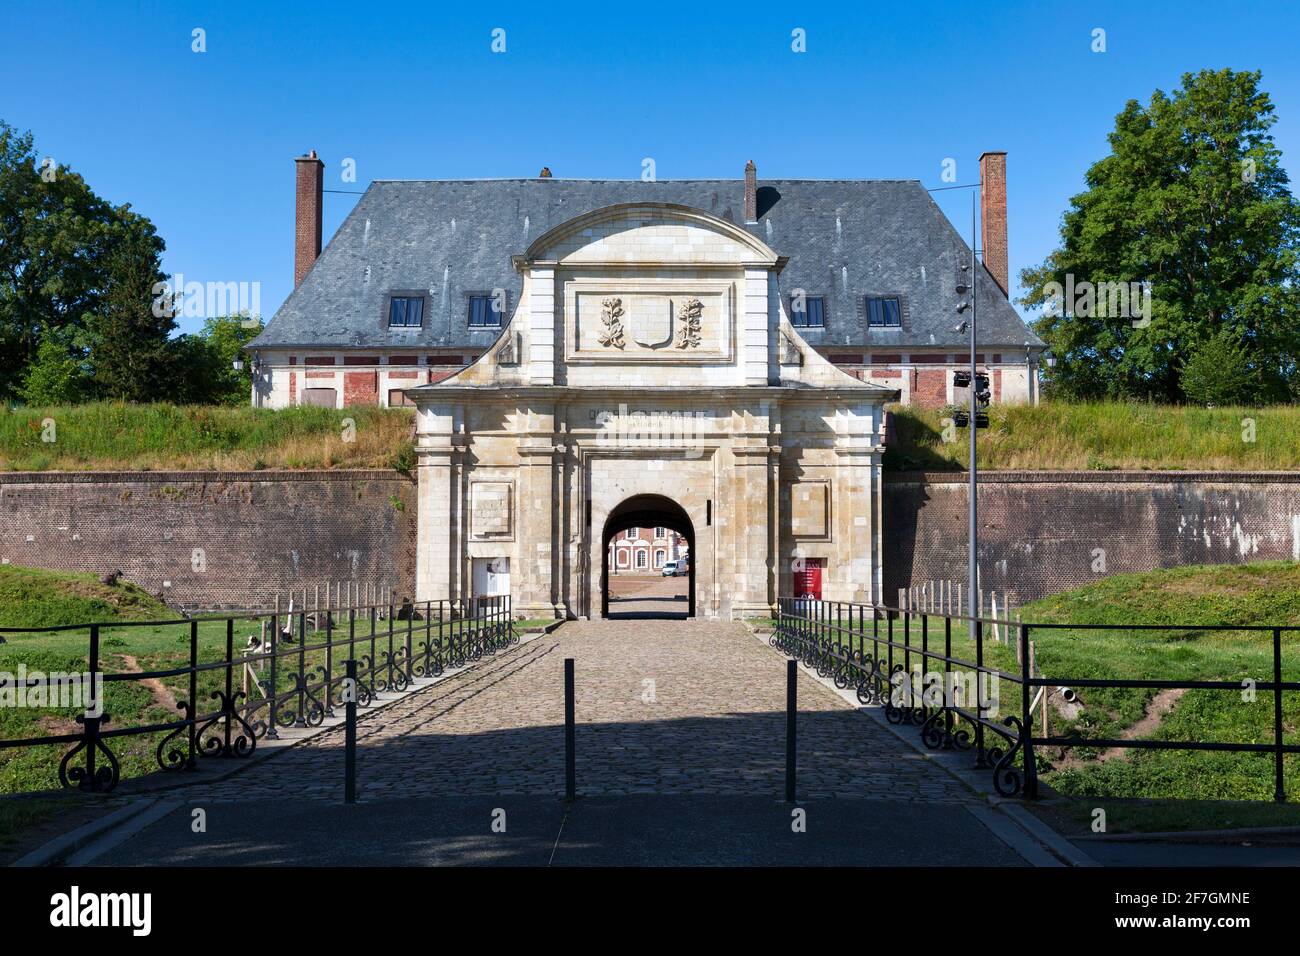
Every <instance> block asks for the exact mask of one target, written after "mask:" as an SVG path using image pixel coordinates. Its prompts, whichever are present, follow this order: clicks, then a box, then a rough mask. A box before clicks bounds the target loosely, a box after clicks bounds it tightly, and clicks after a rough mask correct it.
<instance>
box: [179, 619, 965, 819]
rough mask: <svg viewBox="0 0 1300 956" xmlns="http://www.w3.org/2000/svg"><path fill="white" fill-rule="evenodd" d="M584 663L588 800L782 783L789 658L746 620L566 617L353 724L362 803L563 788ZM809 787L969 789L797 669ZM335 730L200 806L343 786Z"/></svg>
mask: <svg viewBox="0 0 1300 956" xmlns="http://www.w3.org/2000/svg"><path fill="white" fill-rule="evenodd" d="M566 657H573V658H575V660H576V664H575V669H576V687H577V704H576V706H577V721H578V728H577V779H578V789H579V792H580V793H582V794H583V795H591V796H595V795H619V794H639V793H661V794H750V795H769V794H770V795H772V796H778V795H780V793H781V792H782V787H783V783H782V781H783V773H784V746H785V716H784V707H785V686H784V685H785V675H784V666H785V665H784V661H783V659H782V657H781V656H780V655H779V654H777V653H776V652H774V651H772V650H771V649H770V648H767V647H764V646H763V645H762V644H760V643H759V642H758V641H757V640H756V639H755V638H754V637H753V636H751V635H750V634H749V632H748V631H747V630H746V629H745V628H744V626H743V625H741V624H738V623H716V622H701V621H594V622H572V623H569V624H566V625H564V626H563V627H562V628H560V629H559V630H558V631H557V632H555V633H554V634H551V635H545V636H542V637H539V638H536V639H534V640H532V641H530V642H528V643H526V644H523V645H521V646H520V647H517V648H513V649H511V650H510V651H507V652H505V653H503V654H500V655H498V656H497V657H494V658H491V659H490V660H486V661H483V662H481V663H480V664H479V666H477V667H475V668H473V669H471V670H468V671H466V672H463V673H461V674H457V675H455V676H452V677H450V678H448V679H446V680H444V681H443V682H441V683H438V684H435V685H433V686H430V687H429V688H427V689H425V690H422V691H420V692H418V693H416V694H414V695H412V696H410V697H408V698H407V699H405V700H402V701H400V702H398V703H395V704H393V705H391V706H389V707H388V708H386V709H385V710H382V711H378V712H376V713H373V714H371V715H368V716H366V717H365V718H364V719H363V720H361V721H360V722H359V724H358V781H359V792H360V795H361V798H362V799H363V800H365V801H369V800H376V799H383V798H387V797H413V796H431V795H438V796H443V795H457V794H459V795H486V794H539V795H541V794H545V795H556V794H561V793H562V792H563V786H564V731H563V714H564V709H563V668H564V659H565V658H566ZM799 704H800V724H799V733H800V736H799V784H800V786H799V790H800V796H801V797H808V798H819V797H858V798H871V799H877V800H881V799H885V800H906V801H929V802H956V801H963V800H966V799H969V798H968V796H967V794H966V791H965V790H964V789H963V788H962V787H961V786H960V785H959V784H957V783H956V782H955V781H953V780H952V779H951V778H949V777H948V776H947V775H945V774H944V773H943V772H942V771H940V770H938V769H937V768H934V767H933V766H931V765H928V764H927V763H926V762H925V761H924V760H923V759H922V758H921V757H920V756H919V755H917V754H916V753H915V752H914V751H912V750H910V749H909V748H907V747H905V746H904V745H903V744H902V743H900V742H899V741H897V740H896V739H895V738H894V736H893V735H892V734H890V733H889V732H888V731H887V730H884V729H882V728H880V727H878V726H877V725H876V724H875V722H874V721H872V720H870V719H868V718H866V717H865V716H863V715H862V714H858V713H856V712H855V711H854V710H853V708H851V707H850V706H848V705H847V704H845V703H844V702H843V701H842V700H841V699H840V698H839V697H838V696H836V695H835V694H834V693H832V692H831V691H829V690H828V689H826V688H824V687H822V686H821V685H820V684H818V683H816V682H815V681H814V680H812V679H811V678H809V677H808V676H807V675H805V674H803V673H802V672H801V675H800V684H799ZM342 742H343V735H342V730H341V728H339V729H335V730H331V731H328V732H326V733H323V734H321V735H319V736H317V737H315V738H313V739H312V740H310V741H308V742H306V743H304V744H301V745H299V746H298V747H295V748H293V749H292V750H289V751H287V752H285V753H283V754H281V755H278V756H276V757H275V758H273V759H271V760H268V761H266V762H264V763H261V764H258V765H255V766H251V767H249V769H248V770H247V771H245V772H243V773H240V774H238V775H236V776H234V777H232V778H230V779H228V780H226V781H223V782H220V783H213V784H207V785H200V786H196V787H192V788H187V789H186V790H185V791H184V797H185V799H186V800H187V801H190V802H201V801H205V800H206V801H213V802H222V801H225V800H239V801H244V800H250V799H251V800H266V799H269V800H272V801H274V800H276V799H279V798H294V799H302V798H309V799H310V798H320V799H328V800H335V801H337V800H338V799H339V797H340V794H341V790H342V779H343V758H342Z"/></svg>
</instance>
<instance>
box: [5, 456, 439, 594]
mask: <svg viewBox="0 0 1300 956" xmlns="http://www.w3.org/2000/svg"><path fill="white" fill-rule="evenodd" d="M415 497H416V496H415V486H414V484H413V483H412V482H411V481H409V480H408V479H406V478H404V477H402V476H400V475H398V474H396V473H394V472H392V471H381V470H366V471H361V470H353V471H313V472H271V471H265V472H114V473H89V472H87V473H40V474H37V473H12V474H4V475H0V561H3V562H4V563H6V564H15V565H27V566H32V567H40V568H49V569H53V570H64V571H88V572H93V573H96V574H104V573H107V572H109V571H113V570H121V571H122V572H123V576H124V577H125V578H126V579H127V580H128V581H131V582H133V583H135V584H138V585H140V586H141V587H143V588H145V589H146V590H148V591H150V592H151V593H155V594H161V595H162V596H163V598H164V600H166V601H167V602H168V603H169V604H172V605H174V606H178V607H194V606H201V607H247V606H258V605H264V604H267V603H268V602H270V601H273V600H274V596H275V595H276V594H277V593H285V592H287V591H288V590H289V589H291V588H301V587H303V586H306V587H308V588H311V587H312V586H313V585H316V584H322V585H323V583H324V582H325V581H340V580H358V581H368V582H376V583H377V582H378V581H379V580H380V579H384V580H386V581H388V582H389V584H390V586H391V587H393V588H396V589H397V591H398V593H399V594H401V595H406V594H410V593H411V587H412V584H413V579H414V567H415V524H414V522H415Z"/></svg>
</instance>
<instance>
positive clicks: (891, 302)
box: [867, 296, 903, 329]
mask: <svg viewBox="0 0 1300 956" xmlns="http://www.w3.org/2000/svg"><path fill="white" fill-rule="evenodd" d="M867 325H868V326H869V327H870V328H873V329H901V328H902V327H903V310H902V309H901V308H900V307H899V303H898V297H897V296H868V297H867Z"/></svg>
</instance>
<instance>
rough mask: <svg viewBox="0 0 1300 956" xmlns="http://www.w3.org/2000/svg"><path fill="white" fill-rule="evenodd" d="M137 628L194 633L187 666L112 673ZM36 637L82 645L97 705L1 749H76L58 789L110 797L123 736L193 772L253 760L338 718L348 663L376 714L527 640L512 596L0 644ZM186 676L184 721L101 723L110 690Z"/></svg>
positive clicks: (165, 762) (18, 686) (93, 629)
mask: <svg viewBox="0 0 1300 956" xmlns="http://www.w3.org/2000/svg"><path fill="white" fill-rule="evenodd" d="M222 625H224V641H223V640H222V638H221V635H220V630H221V626H222ZM249 626H252V627H254V628H257V629H259V630H260V634H257V633H255V634H252V635H250V636H249V638H248V641H247V644H246V645H245V646H244V647H242V648H241V647H237V646H236V640H235V635H236V630H237V629H238V630H243V629H245V628H247V627H249ZM140 627H148V628H154V629H156V628H163V629H166V628H171V627H175V628H177V629H178V630H179V631H180V634H181V637H182V639H186V635H187V640H188V660H187V661H186V662H185V663H184V664H183V665H182V664H177V665H176V666H172V667H162V668H158V669H152V670H150V669H140V670H135V671H130V672H111V673H109V672H106V671H105V669H104V660H103V659H104V648H105V643H106V641H113V637H112V635H113V634H114V633H115V632H121V631H122V630H124V629H127V628H140ZM201 627H202V628H205V629H206V630H207V632H208V633H207V635H206V637H207V640H206V642H201V641H200V628H201ZM213 629H216V630H217V634H216V635H215V637H214V635H213V634H212V631H213ZM37 635H56V636H57V637H58V638H59V639H62V638H65V637H66V639H67V640H68V641H69V642H71V641H73V640H76V639H77V638H82V639H84V640H86V642H87V643H86V644H85V645H82V646H85V647H86V663H87V672H86V673H85V674H83V675H78V676H79V679H78V680H77V681H76V683H78V684H80V685H81V686H82V687H83V688H84V687H85V686H86V685H87V684H89V686H90V687H91V688H92V691H91V692H92V694H94V695H95V697H96V698H97V699H98V706H92V707H87V708H86V710H85V713H83V714H79V715H77V717H76V718H75V720H76V722H77V724H78V725H80V729H79V730H78V731H77V732H75V733H62V734H51V735H46V736H39V737H24V738H17V739H0V750H5V749H12V748H17V747H39V746H45V745H60V744H72V745H73V746H72V747H71V748H70V749H69V750H67V751H66V752H65V753H64V754H63V757H62V759H61V760H60V762H59V767H58V776H59V782H60V783H61V784H62V785H63V786H64V787H67V788H75V789H79V790H85V791H92V792H104V791H108V790H112V789H113V788H114V787H116V786H117V784H118V782H119V780H120V778H121V765H120V762H119V760H118V757H117V756H116V755H115V754H114V752H113V750H112V748H111V747H110V746H109V743H110V742H111V741H112V740H114V739H116V738H125V737H133V736H139V735H143V734H160V735H164V736H163V737H162V739H161V740H160V742H159V743H158V745H157V748H156V752H155V756H156V763H157V766H158V768H159V769H160V770H162V771H167V772H173V771H186V770H193V769H195V768H197V767H198V766H199V764H200V761H201V760H205V759H210V758H242V757H248V756H251V755H252V753H253V752H254V751H255V749H256V747H257V742H258V741H259V740H262V739H275V738H277V737H279V731H280V730H283V729H287V728H290V727H297V728H307V727H316V726H320V725H321V724H323V723H324V721H325V719H326V718H327V717H331V716H334V712H335V708H336V707H337V708H340V709H341V708H342V707H343V706H344V701H343V699H342V691H343V688H344V686H345V680H344V675H345V672H346V669H347V668H348V667H349V666H352V667H355V670H356V684H355V692H356V703H357V704H358V705H359V706H361V707H369V706H371V705H373V704H374V703H375V702H376V699H377V695H378V694H380V693H384V692H401V691H404V690H406V689H407V688H409V687H410V686H411V685H412V683H413V681H414V680H415V679H416V678H423V677H437V676H439V675H441V674H442V673H443V672H444V670H445V669H446V668H448V667H458V666H461V665H464V664H465V663H467V662H469V661H473V660H478V659H480V658H482V657H483V656H484V655H488V654H492V653H495V652H497V651H499V650H502V649H504V648H505V647H508V646H511V645H514V644H518V643H519V635H518V633H517V632H516V631H515V629H514V627H513V626H512V618H511V600H510V597H509V596H508V595H503V596H497V597H480V598H474V599H472V600H470V601H467V602H459V603H458V602H453V601H447V600H443V601H425V602H419V603H412V602H409V601H406V602H402V603H398V602H396V601H393V600H390V601H389V602H388V603H386V604H368V605H363V606H353V607H344V608H339V607H335V608H328V607H318V608H314V609H307V608H303V609H301V610H297V611H294V612H292V613H276V612H271V613H269V614H249V615H240V616H225V617H204V618H182V619H178V620H170V621H134V622H117V621H114V622H104V623H98V624H74V625H65V626H59V627H26V628H13V627H7V628H0V643H9V644H11V645H12V646H14V647H21V646H22V643H23V639H24V638H29V639H30V638H33V637H35V636H37ZM113 642H114V643H122V642H121V641H120V640H117V641H113ZM212 645H215V647H214V646H212ZM178 679H179V680H181V681H184V682H185V685H186V686H185V691H184V698H183V699H180V700H178V701H177V703H176V707H177V709H178V710H179V711H180V712H181V717H180V718H179V719H177V720H171V721H162V722H152V723H139V724H136V725H133V726H127V727H112V728H108V727H106V726H105V725H107V724H109V723H110V722H111V720H112V718H111V716H110V715H109V714H107V713H102V712H100V711H101V710H102V705H103V696H104V693H105V691H106V688H107V685H110V684H115V683H132V682H134V683H142V682H151V683H153V682H160V681H167V680H173V681H174V680H178ZM11 684H12V685H13V686H9V685H11ZM54 684H55V682H54V681H53V679H52V677H50V676H44V675H42V676H40V677H37V676H32V677H18V676H15V675H12V674H0V692H4V691H9V692H10V693H24V694H27V695H29V696H30V695H31V692H32V691H34V690H40V691H42V692H43V695H44V696H43V697H42V699H43V700H44V699H48V698H49V694H50V692H51V691H52V690H55V689H57V688H56V687H55V686H54ZM200 684H204V685H206V686H205V688H204V689H206V690H208V695H207V699H208V700H211V701H215V702H216V704H215V706H211V707H209V708H208V709H201V706H202V705H201V704H200V696H201V689H200ZM237 684H238V686H236V685H237ZM213 685H215V686H213ZM155 686H156V685H155ZM99 688H103V690H100V689H99ZM177 696H179V695H177Z"/></svg>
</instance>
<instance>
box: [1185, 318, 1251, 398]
mask: <svg viewBox="0 0 1300 956" xmlns="http://www.w3.org/2000/svg"><path fill="white" fill-rule="evenodd" d="M1179 384H1180V385H1181V386H1182V389H1183V393H1184V394H1185V395H1186V396H1187V398H1188V399H1189V400H1191V401H1193V402H1196V403H1197V404H1198V405H1242V404H1245V403H1247V402H1249V401H1250V400H1251V398H1253V397H1254V393H1255V391H1256V388H1255V380H1254V378H1253V369H1252V368H1251V359H1250V353H1249V351H1248V350H1247V348H1246V347H1245V345H1243V344H1242V342H1241V341H1240V339H1238V338H1237V336H1236V335H1235V334H1234V333H1233V332H1231V331H1229V330H1227V329H1224V330H1221V331H1220V332H1219V333H1218V334H1216V335H1213V336H1211V337H1210V338H1208V339H1206V340H1205V341H1204V342H1201V343H1199V344H1197V345H1196V346H1195V347H1194V348H1193V350H1192V354H1191V357H1190V358H1188V359H1187V361H1186V362H1184V363H1183V366H1182V372H1181V375H1180V378H1179Z"/></svg>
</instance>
